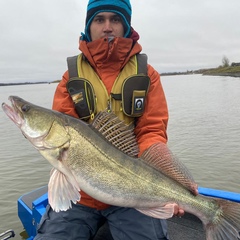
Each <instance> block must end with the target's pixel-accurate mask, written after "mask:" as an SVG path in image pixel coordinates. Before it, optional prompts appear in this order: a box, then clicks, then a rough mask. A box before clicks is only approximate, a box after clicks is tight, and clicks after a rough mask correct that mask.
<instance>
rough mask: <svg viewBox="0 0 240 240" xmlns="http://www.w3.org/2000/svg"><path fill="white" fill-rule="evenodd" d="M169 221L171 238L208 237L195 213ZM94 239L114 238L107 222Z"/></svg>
mask: <svg viewBox="0 0 240 240" xmlns="http://www.w3.org/2000/svg"><path fill="white" fill-rule="evenodd" d="M167 221H168V233H169V239H170V240H179V239H181V240H193V239H194V240H204V239H206V236H205V231H204V229H203V225H202V222H201V221H200V220H199V219H198V218H197V217H195V216H194V215H191V214H188V213H185V214H184V216H183V217H181V218H179V217H173V218H171V219H169V220H167ZM94 240H113V238H112V236H111V233H110V231H109V228H108V225H107V223H106V224H104V225H103V226H102V227H101V228H100V229H99V231H98V233H97V235H96V236H95V238H94Z"/></svg>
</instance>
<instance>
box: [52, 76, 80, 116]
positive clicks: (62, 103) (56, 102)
mask: <svg viewBox="0 0 240 240" xmlns="http://www.w3.org/2000/svg"><path fill="white" fill-rule="evenodd" d="M68 80H69V74H68V71H67V72H65V73H64V75H63V77H62V80H61V81H60V82H59V84H58V86H57V88H56V91H55V94H54V98H53V105H52V109H53V110H56V111H58V112H62V113H66V114H68V115H71V116H73V117H76V118H78V114H77V113H76V111H75V108H74V103H73V101H72V98H71V97H70V95H69V93H68V91H67V88H66V84H67V82H68Z"/></svg>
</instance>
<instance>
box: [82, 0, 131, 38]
mask: <svg viewBox="0 0 240 240" xmlns="http://www.w3.org/2000/svg"><path fill="white" fill-rule="evenodd" d="M100 12H113V13H116V14H119V15H120V17H121V18H122V19H123V26H124V30H125V31H124V37H129V36H130V33H131V15H132V7H131V4H130V1H129V0H89V2H88V6H87V16H86V26H85V35H84V34H83V35H82V37H83V39H84V40H86V41H88V42H90V41H91V37H90V25H91V22H92V20H93V18H94V17H95V16H96V15H97V14H98V13H100Z"/></svg>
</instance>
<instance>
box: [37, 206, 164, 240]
mask: <svg viewBox="0 0 240 240" xmlns="http://www.w3.org/2000/svg"><path fill="white" fill-rule="evenodd" d="M105 221H107V222H108V226H109V229H110V232H111V235H112V238H113V239H114V240H167V239H168V237H167V223H166V220H159V219H155V218H151V217H149V216H146V215H144V214H142V213H140V212H138V211H137V210H135V209H133V208H122V207H110V208H107V209H105V210H101V211H98V210H96V209H93V208H89V207H86V206H83V205H80V204H76V205H74V204H73V207H72V208H71V209H69V210H67V211H61V212H58V213H57V212H54V211H53V210H52V209H51V208H50V207H49V206H48V207H47V209H46V213H45V214H44V216H43V217H42V219H41V222H40V224H39V228H38V234H37V236H36V237H35V238H34V240H46V239H48V240H92V239H94V237H95V235H96V233H97V231H98V229H99V228H100V227H101V226H102V225H103V224H104V222H105ZM102 239H104V237H103V238H102ZM105 239H106V238H105Z"/></svg>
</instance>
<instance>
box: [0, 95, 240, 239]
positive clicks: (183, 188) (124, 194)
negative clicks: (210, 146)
mask: <svg viewBox="0 0 240 240" xmlns="http://www.w3.org/2000/svg"><path fill="white" fill-rule="evenodd" d="M9 99H10V101H11V102H12V107H10V106H8V105H7V104H5V103H3V104H2V108H3V110H4V112H5V113H6V114H7V115H8V117H9V118H10V119H11V120H12V121H13V122H14V123H15V124H16V125H17V126H18V127H19V128H20V129H21V131H22V133H23V135H24V136H25V137H26V138H27V139H28V140H29V141H30V142H31V143H32V144H33V145H34V146H35V148H37V149H38V150H39V152H40V153H41V154H42V155H43V156H44V157H45V158H46V159H47V160H48V161H49V162H50V163H51V164H52V165H53V167H54V170H53V171H52V173H51V177H50V181H49V203H50V205H51V206H52V208H53V209H54V210H55V211H60V210H66V209H68V208H69V207H71V201H72V202H74V203H76V202H77V201H78V200H79V199H80V194H79V191H80V189H81V190H83V191H85V192H86V193H87V194H89V195H90V196H92V197H94V198H95V199H98V200H100V201H102V202H105V203H107V204H111V205H116V206H123V207H133V208H136V209H137V210H139V211H141V212H143V213H144V214H147V215H150V216H154V217H157V218H163V217H165V218H168V217H171V216H172V209H166V208H165V207H164V206H165V205H166V204H167V203H177V204H178V205H179V206H180V207H181V208H183V209H184V210H185V211H186V212H189V213H192V214H194V215H196V216H197V217H199V218H200V219H201V221H202V222H203V224H204V226H205V229H206V236H207V240H226V239H229V240H237V239H238V238H239V237H240V236H239V230H240V204H238V203H234V202H230V201H227V200H222V199H216V198H209V197H205V196H201V195H197V196H194V194H192V192H191V190H192V189H193V188H194V187H193V186H194V185H195V183H194V182H193V181H192V179H191V177H189V176H188V173H187V171H186V168H184V167H183V166H182V164H181V163H179V162H178V161H177V160H176V159H172V156H171V154H170V153H169V152H168V151H166V149H167V148H166V146H164V144H162V145H161V144H160V145H154V146H153V147H152V148H150V149H149V150H148V151H146V152H145V153H144V154H143V156H142V157H141V158H136V157H133V156H134V155H136V154H137V148H136V144H135V143H134V142H135V140H134V138H133V134H132V132H131V131H130V130H126V128H124V127H122V125H121V123H120V121H118V120H117V119H116V118H113V117H112V116H113V115H112V114H108V113H101V114H99V115H98V116H97V117H96V119H95V120H94V122H93V123H92V124H90V125H88V124H86V123H84V122H82V121H80V120H79V119H75V118H73V117H70V116H67V115H65V114H62V113H59V112H55V111H52V110H49V109H45V108H42V107H39V106H36V105H33V104H31V103H29V102H26V101H24V100H23V99H21V98H19V97H13V96H11V97H9ZM119 126H120V127H119ZM123 139H125V140H123ZM110 142H111V143H110ZM116 146H117V147H118V148H119V149H121V151H120V150H119V149H117V148H116ZM161 148H162V150H163V151H164V153H161V152H159V149H161ZM130 155H132V156H130ZM159 155H160V157H159ZM164 158H165V159H164ZM156 159H157V160H159V159H162V161H163V162H164V161H165V162H167V163H166V164H165V167H164V164H163V169H164V170H163V171H161V170H160V167H159V165H158V163H156ZM160 161H161V160H160Z"/></svg>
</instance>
